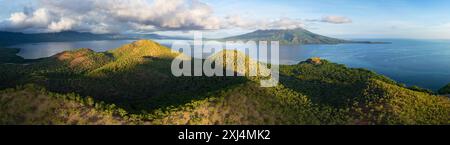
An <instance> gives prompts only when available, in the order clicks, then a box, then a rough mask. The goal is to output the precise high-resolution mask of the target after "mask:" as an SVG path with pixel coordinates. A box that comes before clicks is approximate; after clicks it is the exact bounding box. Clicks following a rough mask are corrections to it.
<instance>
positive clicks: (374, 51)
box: [12, 40, 450, 90]
mask: <svg viewBox="0 0 450 145" xmlns="http://www.w3.org/2000/svg"><path fill="white" fill-rule="evenodd" d="M156 41H157V42H159V43H162V44H163V45H166V46H168V47H171V43H172V42H173V41H172V40H156ZM373 41H387V42H392V44H339V45H304V46H298V45H293V46H280V59H281V60H280V63H282V64H296V63H298V62H299V61H303V60H306V59H307V58H310V57H321V58H324V59H328V60H330V61H332V62H336V63H341V64H346V65H347V66H349V67H357V68H366V69H370V70H373V71H376V72H377V73H380V74H383V75H386V76H389V77H391V78H393V79H394V80H397V81H399V82H402V83H405V84H407V85H418V86H421V87H426V88H430V89H434V90H436V89H439V88H440V87H442V86H444V85H445V84H447V83H450V41H418V40H373ZM131 42H132V40H107V41H84V42H46V43H36V44H23V45H16V46H12V47H15V48H21V51H20V53H19V54H18V55H20V56H22V57H24V58H28V59H35V58H42V57H48V56H51V55H54V54H57V53H59V52H62V51H65V50H72V49H76V48H91V49H92V50H94V51H97V52H101V51H107V50H109V49H113V48H117V47H120V46H121V45H124V44H128V43H131ZM189 55H192V54H189ZM204 57H206V56H204Z"/></svg>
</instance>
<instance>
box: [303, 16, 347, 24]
mask: <svg viewBox="0 0 450 145" xmlns="http://www.w3.org/2000/svg"><path fill="white" fill-rule="evenodd" d="M307 21H309V22H323V23H331V24H346V23H352V22H353V21H352V19H350V18H347V17H344V16H324V17H322V19H308V20H307Z"/></svg>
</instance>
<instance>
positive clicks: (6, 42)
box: [0, 31, 187, 46]
mask: <svg viewBox="0 0 450 145" xmlns="http://www.w3.org/2000/svg"><path fill="white" fill-rule="evenodd" d="M139 39H187V38H183V37H171V36H163V35H158V34H93V33H88V32H76V31H64V32H57V33H34V34H25V33H18V32H6V31H0V46H10V45H17V44H24V43H39V42H67V41H92V40H139Z"/></svg>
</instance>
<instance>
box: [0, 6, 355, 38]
mask: <svg viewBox="0 0 450 145" xmlns="http://www.w3.org/2000/svg"><path fill="white" fill-rule="evenodd" d="M316 22H323V23H332V24H345V23H351V22H352V21H351V19H349V18H347V17H342V16H325V17H323V18H322V19H321V20H320V21H316ZM305 23H307V22H305V21H304V20H301V19H295V18H288V17H283V18H276V19H271V20H263V19H256V18H243V17H240V16H238V15H232V16H224V17H220V16H217V15H215V14H214V9H213V8H212V7H211V6H210V5H208V4H207V3H204V2H201V1H199V0H153V1H148V0H108V1H105V0H64V1H60V0H39V1H38V2H37V5H36V6H32V7H25V8H23V10H22V11H21V12H14V13H11V15H10V16H9V17H8V18H7V19H5V20H1V21H0V30H2V31H12V32H24V33H47V32H61V31H79V32H92V33H99V34H101V33H140V32H155V31H191V30H221V29H235V28H239V29H293V28H299V27H304V26H305Z"/></svg>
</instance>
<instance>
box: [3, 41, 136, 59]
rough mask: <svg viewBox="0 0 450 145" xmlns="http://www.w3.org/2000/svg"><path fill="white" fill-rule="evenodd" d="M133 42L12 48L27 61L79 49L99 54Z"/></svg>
mask: <svg viewBox="0 0 450 145" xmlns="http://www.w3.org/2000/svg"><path fill="white" fill-rule="evenodd" d="M131 42H132V40H104V41H77V42H43V43H31V44H21V45H15V46H10V47H12V48H20V52H19V53H18V54H17V55H19V56H22V57H24V58H27V59H37V58H43V57H49V56H52V55H55V54H57V53H60V52H63V51H67V50H74V49H78V48H90V49H92V50H94V51H97V52H103V51H107V50H109V49H111V48H117V47H120V46H122V45H124V44H127V43H131Z"/></svg>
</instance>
